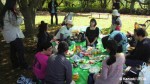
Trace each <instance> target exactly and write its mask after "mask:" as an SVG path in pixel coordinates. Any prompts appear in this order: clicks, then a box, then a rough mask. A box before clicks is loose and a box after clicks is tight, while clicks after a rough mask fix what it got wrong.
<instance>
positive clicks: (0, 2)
mask: <svg viewBox="0 0 150 84" xmlns="http://www.w3.org/2000/svg"><path fill="white" fill-rule="evenodd" d="M3 6H4V5H3V3H2V0H0V11H1V10H2V8H3Z"/></svg>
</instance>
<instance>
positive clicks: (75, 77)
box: [72, 73, 79, 81]
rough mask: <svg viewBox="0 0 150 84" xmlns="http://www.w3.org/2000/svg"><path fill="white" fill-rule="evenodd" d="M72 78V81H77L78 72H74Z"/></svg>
mask: <svg viewBox="0 0 150 84" xmlns="http://www.w3.org/2000/svg"><path fill="white" fill-rule="evenodd" d="M72 78H73V80H74V81H77V80H78V79H79V74H78V73H74V74H73V77H72Z"/></svg>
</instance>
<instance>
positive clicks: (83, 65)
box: [80, 64, 91, 69]
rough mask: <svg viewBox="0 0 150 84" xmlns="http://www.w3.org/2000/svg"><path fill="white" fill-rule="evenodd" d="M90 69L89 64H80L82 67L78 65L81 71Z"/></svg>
mask: <svg viewBox="0 0 150 84" xmlns="http://www.w3.org/2000/svg"><path fill="white" fill-rule="evenodd" d="M90 67H91V65H90V64H82V65H80V68H81V69H89V68H90Z"/></svg>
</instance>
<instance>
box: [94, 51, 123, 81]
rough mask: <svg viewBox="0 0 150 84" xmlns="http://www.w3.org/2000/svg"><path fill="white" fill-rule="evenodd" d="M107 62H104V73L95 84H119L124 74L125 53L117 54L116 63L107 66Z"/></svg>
mask: <svg viewBox="0 0 150 84" xmlns="http://www.w3.org/2000/svg"><path fill="white" fill-rule="evenodd" d="M107 60H108V58H107V59H106V60H104V61H103V65H102V72H101V74H100V77H99V78H97V79H96V81H95V84H118V83H119V80H120V78H121V77H122V73H123V65H124V63H125V56H124V54H123V53H117V54H116V62H114V63H113V64H112V65H107Z"/></svg>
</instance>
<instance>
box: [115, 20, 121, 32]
mask: <svg viewBox="0 0 150 84" xmlns="http://www.w3.org/2000/svg"><path fill="white" fill-rule="evenodd" d="M115 25H116V28H115V30H118V31H120V30H121V26H120V23H119V21H116V22H115Z"/></svg>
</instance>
